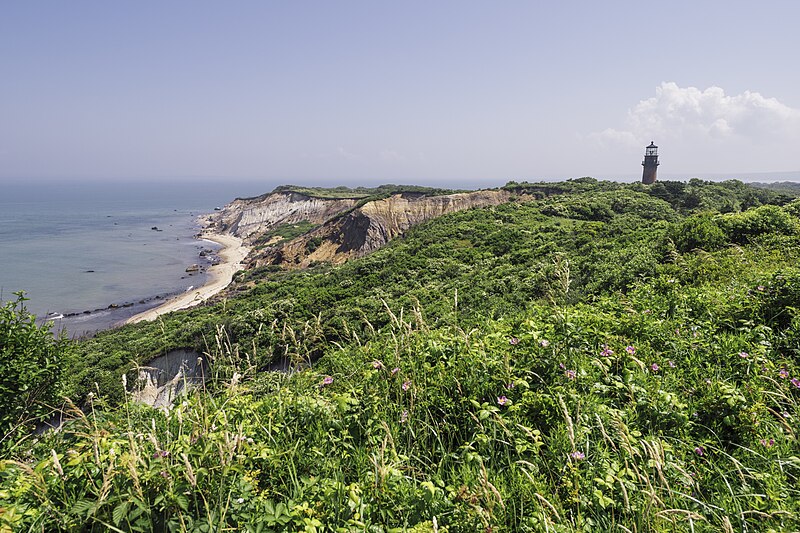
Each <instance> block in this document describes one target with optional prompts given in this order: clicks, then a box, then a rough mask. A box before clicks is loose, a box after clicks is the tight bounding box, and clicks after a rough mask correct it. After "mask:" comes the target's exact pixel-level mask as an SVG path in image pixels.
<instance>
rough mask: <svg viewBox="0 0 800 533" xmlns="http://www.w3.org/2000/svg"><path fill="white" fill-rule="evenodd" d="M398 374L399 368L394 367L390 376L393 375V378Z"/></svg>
mask: <svg viewBox="0 0 800 533" xmlns="http://www.w3.org/2000/svg"><path fill="white" fill-rule="evenodd" d="M398 372H400V369H399V368H397V367H394V368H393V369H392V375H393V376H394V375H395V374H397V373H398Z"/></svg>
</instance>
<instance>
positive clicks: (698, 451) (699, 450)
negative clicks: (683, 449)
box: [694, 446, 706, 457]
mask: <svg viewBox="0 0 800 533" xmlns="http://www.w3.org/2000/svg"><path fill="white" fill-rule="evenodd" d="M694 453H696V454H697V455H699V456H700V457H702V456H704V455H705V454H706V449H705V448H703V447H702V446H698V447H697V448H695V449H694Z"/></svg>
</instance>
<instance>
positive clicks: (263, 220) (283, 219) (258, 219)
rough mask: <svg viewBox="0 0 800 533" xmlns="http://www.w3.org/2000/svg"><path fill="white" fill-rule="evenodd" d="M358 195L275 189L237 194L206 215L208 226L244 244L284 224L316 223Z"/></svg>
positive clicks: (344, 207) (348, 205)
mask: <svg viewBox="0 0 800 533" xmlns="http://www.w3.org/2000/svg"><path fill="white" fill-rule="evenodd" d="M357 202H358V199H354V198H341V199H339V198H336V199H325V198H314V197H311V196H306V195H305V194H300V193H296V192H275V193H270V194H265V195H262V196H258V197H256V198H244V199H241V198H237V199H236V200H234V201H233V202H231V203H229V204H228V205H226V206H225V207H224V208H223V209H222V210H221V211H220V212H218V213H214V214H213V215H211V216H210V217H209V220H210V222H211V223H212V225H211V228H213V229H215V230H216V231H219V232H221V233H231V234H233V235H236V236H237V237H240V238H241V239H243V240H244V242H245V243H246V244H252V243H253V241H254V240H256V239H257V238H258V237H259V236H261V235H263V234H264V233H266V232H268V231H270V230H272V229H275V228H277V227H278V226H281V225H283V224H297V223H298V222H302V221H308V222H310V223H312V224H315V225H318V224H322V223H324V222H325V221H327V220H329V219H331V218H332V217H334V216H336V215H338V214H339V213H342V212H344V211H347V210H348V209H351V208H352V207H353V206H355V205H356V203H357Z"/></svg>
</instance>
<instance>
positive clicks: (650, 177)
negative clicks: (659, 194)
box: [642, 141, 659, 185]
mask: <svg viewBox="0 0 800 533" xmlns="http://www.w3.org/2000/svg"><path fill="white" fill-rule="evenodd" d="M658 164H659V163H658V146H656V145H655V143H654V142H653V141H650V146H648V147H646V148H645V149H644V161H642V166H643V167H644V171H643V172H642V183H644V184H645V185H651V184H653V183H655V182H656V170H658Z"/></svg>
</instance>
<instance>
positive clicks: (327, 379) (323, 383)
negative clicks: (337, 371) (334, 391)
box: [320, 376, 333, 387]
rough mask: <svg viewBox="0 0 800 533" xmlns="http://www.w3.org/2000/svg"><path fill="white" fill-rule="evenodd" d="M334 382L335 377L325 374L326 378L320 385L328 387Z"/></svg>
mask: <svg viewBox="0 0 800 533" xmlns="http://www.w3.org/2000/svg"><path fill="white" fill-rule="evenodd" d="M331 383H333V378H332V377H331V376H325V379H323V380H322V385H320V387H327V386H328V385H330V384H331Z"/></svg>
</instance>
